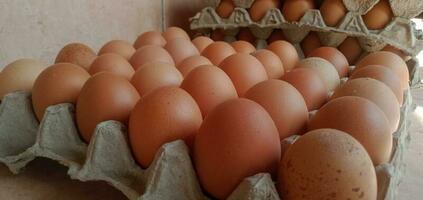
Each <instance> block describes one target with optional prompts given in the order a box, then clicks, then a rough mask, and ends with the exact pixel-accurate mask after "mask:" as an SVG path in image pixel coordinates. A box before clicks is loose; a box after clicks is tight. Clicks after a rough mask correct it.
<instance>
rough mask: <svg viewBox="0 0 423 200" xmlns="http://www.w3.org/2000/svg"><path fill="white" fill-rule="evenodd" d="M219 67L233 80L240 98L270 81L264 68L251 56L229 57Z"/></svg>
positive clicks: (236, 55)
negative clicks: (258, 84) (252, 88)
mask: <svg viewBox="0 0 423 200" xmlns="http://www.w3.org/2000/svg"><path fill="white" fill-rule="evenodd" d="M219 67H220V68H221V69H222V70H223V71H225V73H226V74H227V75H228V76H229V77H230V78H231V80H232V83H233V84H234V86H235V88H236V91H237V93H238V96H240V97H243V96H244V94H245V92H247V90H249V89H250V88H251V87H253V86H254V85H256V84H257V83H260V82H262V81H265V80H267V79H268V77H267V73H266V70H265V69H264V66H263V65H262V64H261V63H260V61H259V60H257V58H255V57H254V56H252V55H249V54H243V53H237V54H234V55H232V56H229V57H228V58H226V59H225V60H224V61H223V62H222V63H221V64H220V65H219Z"/></svg>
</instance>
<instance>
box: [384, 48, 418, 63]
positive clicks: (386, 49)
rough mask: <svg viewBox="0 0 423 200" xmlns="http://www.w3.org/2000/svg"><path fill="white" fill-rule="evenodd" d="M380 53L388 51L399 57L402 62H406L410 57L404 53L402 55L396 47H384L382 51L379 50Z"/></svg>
mask: <svg viewBox="0 0 423 200" xmlns="http://www.w3.org/2000/svg"><path fill="white" fill-rule="evenodd" d="M381 51H389V52H392V53H394V54H397V55H398V56H399V57H401V58H402V59H403V60H404V61H407V60H409V59H410V58H411V57H410V56H408V55H407V54H406V53H404V52H403V51H402V50H400V49H398V48H396V47H394V46H391V45H386V46H385V47H383V48H382V49H381Z"/></svg>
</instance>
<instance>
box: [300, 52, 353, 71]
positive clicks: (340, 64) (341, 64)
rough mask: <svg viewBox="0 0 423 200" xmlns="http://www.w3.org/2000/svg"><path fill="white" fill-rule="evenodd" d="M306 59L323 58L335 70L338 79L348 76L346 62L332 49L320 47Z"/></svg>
mask: <svg viewBox="0 0 423 200" xmlns="http://www.w3.org/2000/svg"><path fill="white" fill-rule="evenodd" d="M307 57H320V58H323V59H325V60H327V61H329V62H330V63H332V65H333V66H334V67H335V68H336V71H338V75H339V77H345V76H347V75H348V68H349V66H350V65H349V64H348V60H347V58H345V56H344V54H342V53H341V52H340V51H339V50H338V49H336V48H334V47H320V48H317V49H315V50H313V51H312V52H310V53H309V54H308V55H307Z"/></svg>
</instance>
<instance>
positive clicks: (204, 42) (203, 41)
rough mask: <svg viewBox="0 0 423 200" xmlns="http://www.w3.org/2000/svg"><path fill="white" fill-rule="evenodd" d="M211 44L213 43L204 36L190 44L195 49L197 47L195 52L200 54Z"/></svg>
mask: <svg viewBox="0 0 423 200" xmlns="http://www.w3.org/2000/svg"><path fill="white" fill-rule="evenodd" d="M213 42H214V41H213V40H212V39H210V38H208V37H205V36H199V37H196V38H195V39H193V40H192V43H193V44H194V46H195V47H197V50H198V52H200V53H201V52H203V50H204V49H205V48H206V47H207V46H209V45H210V44H211V43H213Z"/></svg>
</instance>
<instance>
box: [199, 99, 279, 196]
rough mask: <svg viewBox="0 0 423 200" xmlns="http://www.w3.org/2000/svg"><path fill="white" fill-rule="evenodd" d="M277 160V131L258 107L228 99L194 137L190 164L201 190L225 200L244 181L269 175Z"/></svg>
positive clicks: (217, 108)
mask: <svg viewBox="0 0 423 200" xmlns="http://www.w3.org/2000/svg"><path fill="white" fill-rule="evenodd" d="M280 158H281V147H280V142H279V135H278V130H277V128H276V126H275V124H274V123H273V121H272V118H271V117H270V116H269V114H268V113H267V112H266V110H264V109H263V107H261V106H260V105H259V104H257V103H255V102H253V101H251V100H247V99H243V98H240V99H232V100H228V101H225V102H224V103H222V104H220V105H218V106H217V107H216V108H215V109H213V110H212V111H211V113H210V114H209V115H208V116H207V117H206V118H205V119H204V122H203V124H202V125H201V127H200V130H199V132H198V134H197V136H196V137H195V143H194V152H193V161H194V166H195V168H196V171H197V175H198V179H199V182H200V184H201V185H202V186H203V188H204V190H205V191H206V192H207V193H208V194H210V195H211V196H213V197H214V198H217V199H226V198H227V197H228V196H229V195H230V194H231V193H232V191H233V190H235V188H236V187H237V186H238V185H239V184H240V183H241V182H242V181H243V180H244V178H247V177H250V176H253V175H256V174H258V173H265V172H268V173H272V174H274V173H275V172H276V171H275V170H276V169H277V166H278V163H279V161H280Z"/></svg>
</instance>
